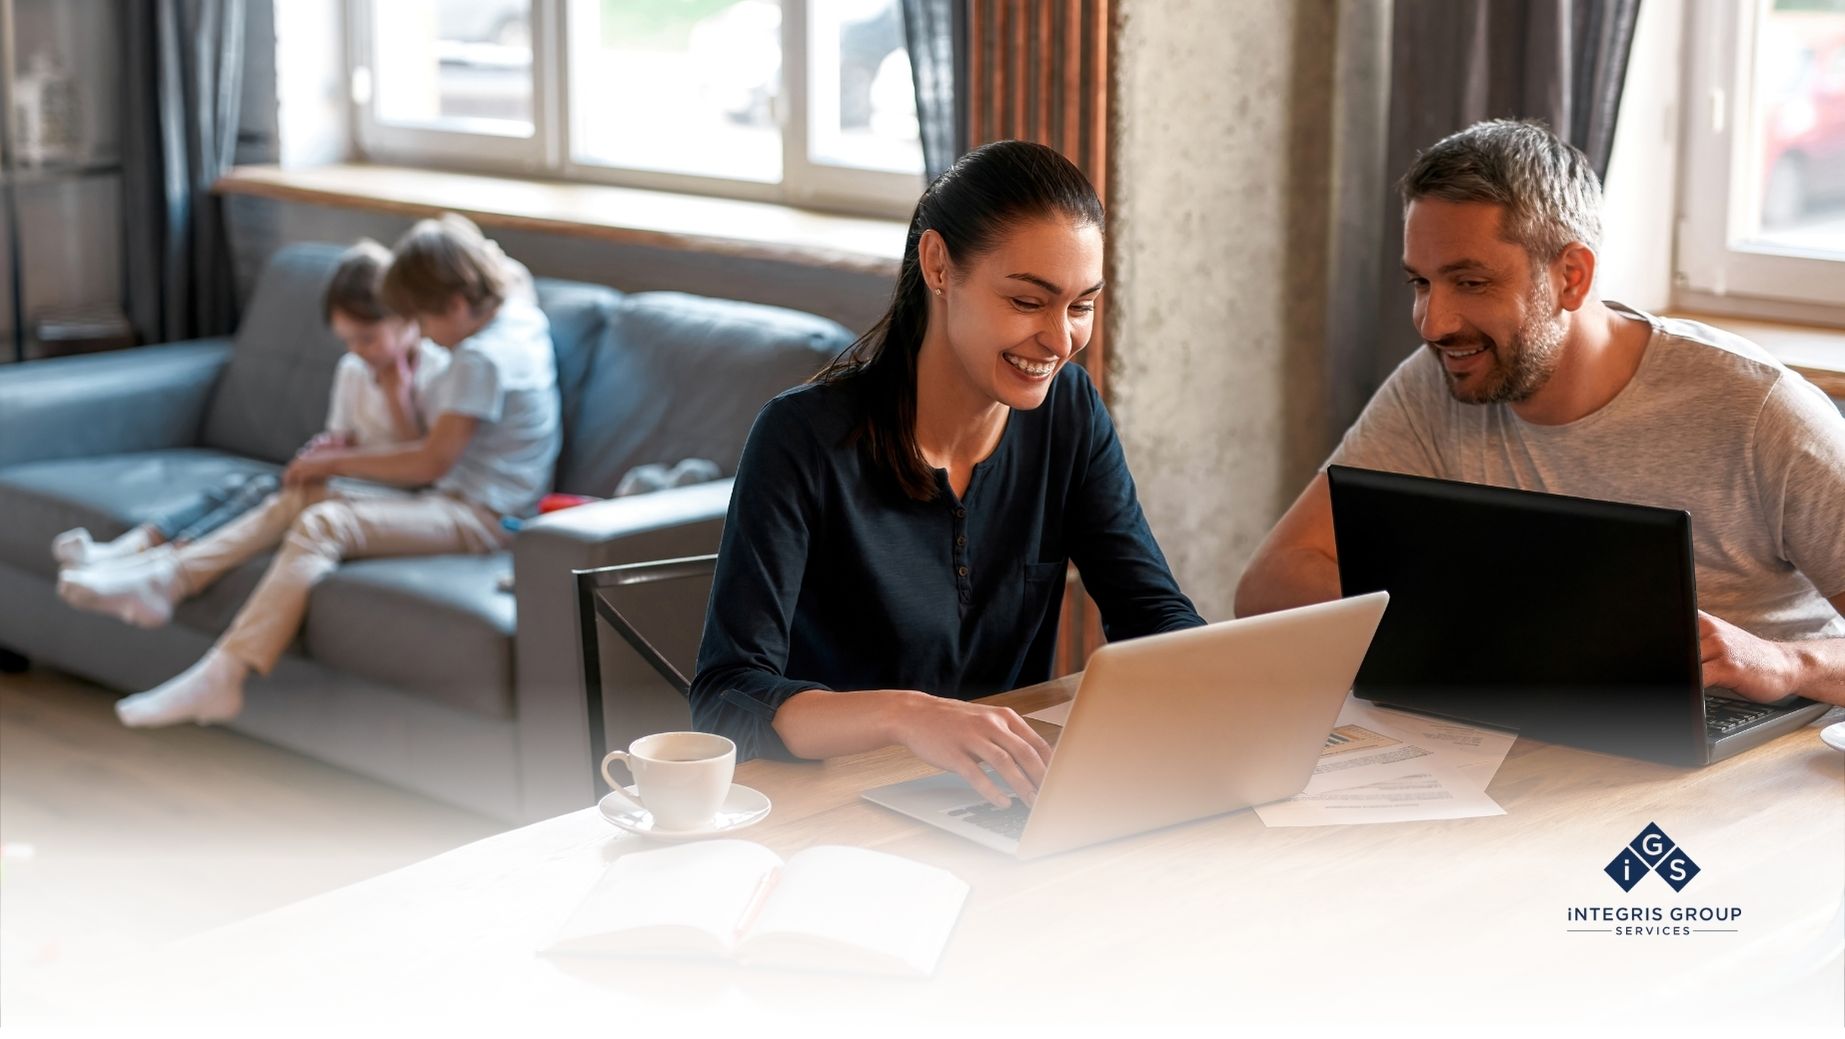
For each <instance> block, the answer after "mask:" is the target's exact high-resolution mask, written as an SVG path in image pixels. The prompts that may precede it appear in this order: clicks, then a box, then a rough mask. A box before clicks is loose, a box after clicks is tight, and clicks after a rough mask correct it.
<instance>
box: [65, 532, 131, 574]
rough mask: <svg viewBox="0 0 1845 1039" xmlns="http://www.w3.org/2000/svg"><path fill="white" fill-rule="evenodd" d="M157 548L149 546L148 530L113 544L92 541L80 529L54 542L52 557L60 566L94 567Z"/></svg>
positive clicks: (127, 536) (128, 535)
mask: <svg viewBox="0 0 1845 1039" xmlns="http://www.w3.org/2000/svg"><path fill="white" fill-rule="evenodd" d="M152 547H154V546H153V545H152V544H150V543H149V540H148V536H147V528H146V527H136V528H134V529H133V530H130V531H129V532H128V533H126V534H123V535H122V536H121V537H119V538H116V539H115V540H114V541H103V542H100V543H99V542H96V541H92V540H90V532H89V531H88V530H87V529H85V528H83V527H77V528H75V529H73V530H67V531H65V532H64V533H62V534H59V535H58V536H57V537H55V538H52V539H51V554H52V556H53V557H54V558H56V559H57V561H58V563H59V564H60V565H61V566H66V567H82V566H95V565H96V564H98V563H106V562H109V561H111V560H116V559H125V558H127V557H129V556H132V555H134V554H135V553H137V552H145V551H147V550H148V549H150V548H152Z"/></svg>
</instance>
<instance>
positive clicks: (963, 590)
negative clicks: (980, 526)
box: [951, 505, 974, 606]
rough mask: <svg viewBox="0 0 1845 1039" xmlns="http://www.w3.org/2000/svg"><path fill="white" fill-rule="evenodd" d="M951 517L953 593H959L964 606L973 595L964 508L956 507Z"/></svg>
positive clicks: (965, 510) (965, 511)
mask: <svg viewBox="0 0 1845 1039" xmlns="http://www.w3.org/2000/svg"><path fill="white" fill-rule="evenodd" d="M951 515H952V516H953V517H954V532H955V541H954V552H953V558H954V569H955V591H956V592H957V593H959V595H960V599H961V605H962V606H966V605H967V604H968V603H969V602H971V601H972V600H973V595H974V586H973V582H972V581H970V580H969V579H968V565H967V509H966V507H964V506H960V505H957V506H955V507H954V510H953V512H952V513H951Z"/></svg>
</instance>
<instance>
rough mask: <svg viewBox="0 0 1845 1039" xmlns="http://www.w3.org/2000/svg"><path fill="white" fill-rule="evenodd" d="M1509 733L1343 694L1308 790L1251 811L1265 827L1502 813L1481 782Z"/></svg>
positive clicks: (1493, 769) (1489, 775) (1500, 756)
mask: <svg viewBox="0 0 1845 1039" xmlns="http://www.w3.org/2000/svg"><path fill="white" fill-rule="evenodd" d="M1514 738H1515V737H1514V735H1513V734H1511V733H1507V732H1498V731H1495V730H1492V729H1482V728H1477V727H1475V726H1471V725H1461V724H1458V723H1455V722H1447V721H1442V720H1440V719H1436V718H1425V717H1422V716H1420V715H1414V714H1405V713H1403V712H1401V711H1392V710H1388V709H1385V708H1382V707H1377V706H1375V705H1373V704H1371V703H1368V702H1366V701H1363V700H1359V699H1356V698H1353V697H1347V698H1346V701H1345V706H1344V707H1343V708H1341V709H1340V711H1339V718H1338V720H1337V721H1336V722H1335V723H1334V725H1333V731H1332V733H1331V734H1330V735H1328V736H1327V738H1326V747H1325V749H1324V750H1323V751H1321V753H1320V763H1319V764H1318V765H1317V766H1316V767H1315V768H1314V770H1313V778H1312V779H1310V780H1308V781H1307V789H1306V790H1304V791H1302V792H1301V793H1300V794H1298V795H1296V796H1295V797H1291V798H1289V799H1287V800H1285V801H1276V802H1274V803H1273V804H1266V805H1262V806H1261V807H1259V808H1257V809H1256V814H1257V815H1258V816H1260V817H1261V819H1262V821H1263V823H1265V824H1267V825H1269V826H1335V825H1340V824H1347V823H1389V822H1415V821H1420V820H1429V819H1467V818H1473V817H1476V816H1483V815H1504V814H1505V809H1503V808H1500V807H1499V804H1498V802H1496V801H1494V800H1493V799H1492V798H1490V797H1488V796H1487V795H1486V786H1487V784H1488V783H1490V782H1492V779H1493V775H1494V774H1495V773H1497V772H1498V771H1499V765H1500V763H1501V762H1503V761H1504V760H1505V756H1506V752H1507V751H1509V750H1511V748H1512V741H1513V739H1514Z"/></svg>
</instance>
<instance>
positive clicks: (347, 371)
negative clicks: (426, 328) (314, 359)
mask: <svg viewBox="0 0 1845 1039" xmlns="http://www.w3.org/2000/svg"><path fill="white" fill-rule="evenodd" d="M416 352H417V355H416V373H415V375H414V376H412V384H411V387H410V401H411V404H412V405H413V406H414V407H415V408H416V413H417V416H418V417H419V418H420V419H421V420H422V422H423V424H424V426H425V428H427V426H428V423H429V420H430V418H432V417H433V416H431V415H430V412H429V391H430V387H431V386H433V385H434V384H435V381H436V379H437V378H439V377H440V376H441V375H442V373H443V372H444V371H447V370H448V362H449V353H448V351H447V350H444V349H442V348H441V347H439V346H437V345H436V344H434V343H432V342H430V341H429V340H427V339H420V340H418V341H417V344H416ZM327 432H329V433H343V434H346V435H347V436H348V437H350V438H351V440H352V443H353V445H354V446H356V447H375V446H377V445H380V444H393V443H397V442H399V441H400V440H401V439H402V438H401V437H399V436H398V435H397V429H396V424H395V423H394V422H392V420H391V402H390V401H389V400H387V399H385V395H384V389H383V387H381V386H379V385H378V377H377V376H376V375H374V374H373V373H372V368H371V365H368V364H366V363H365V362H364V361H363V360H361V359H360V358H359V357H358V355H357V354H347V355H346V356H344V357H341V358H340V363H339V367H338V368H335V369H334V371H333V399H332V400H331V401H330V402H329V404H328V406H327Z"/></svg>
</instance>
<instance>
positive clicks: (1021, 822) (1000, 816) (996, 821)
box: [948, 797, 1031, 841]
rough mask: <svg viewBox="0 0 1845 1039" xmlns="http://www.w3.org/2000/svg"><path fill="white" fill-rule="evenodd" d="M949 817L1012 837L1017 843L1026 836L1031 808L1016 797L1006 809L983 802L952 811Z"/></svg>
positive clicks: (949, 812)
mask: <svg viewBox="0 0 1845 1039" xmlns="http://www.w3.org/2000/svg"><path fill="white" fill-rule="evenodd" d="M948 815H950V816H953V817H954V818H957V819H965V820H967V821H968V822H970V823H973V824H974V825H975V826H978V827H980V828H981V829H983V830H991V831H993V832H994V833H997V834H999V835H1000V836H1001V837H1010V838H1012V839H1013V840H1015V841H1016V840H1018V839H1019V838H1020V837H1022V836H1024V834H1025V820H1027V819H1029V818H1031V808H1030V807H1029V806H1027V805H1026V804H1025V802H1023V801H1021V800H1019V799H1018V798H1016V797H1015V798H1013V799H1012V803H1011V804H1010V805H1007V806H1006V807H1004V808H995V807H993V806H992V805H990V804H988V803H987V802H985V801H982V802H980V803H979V804H971V805H966V806H964V807H961V808H953V809H950V810H949V811H948Z"/></svg>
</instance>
